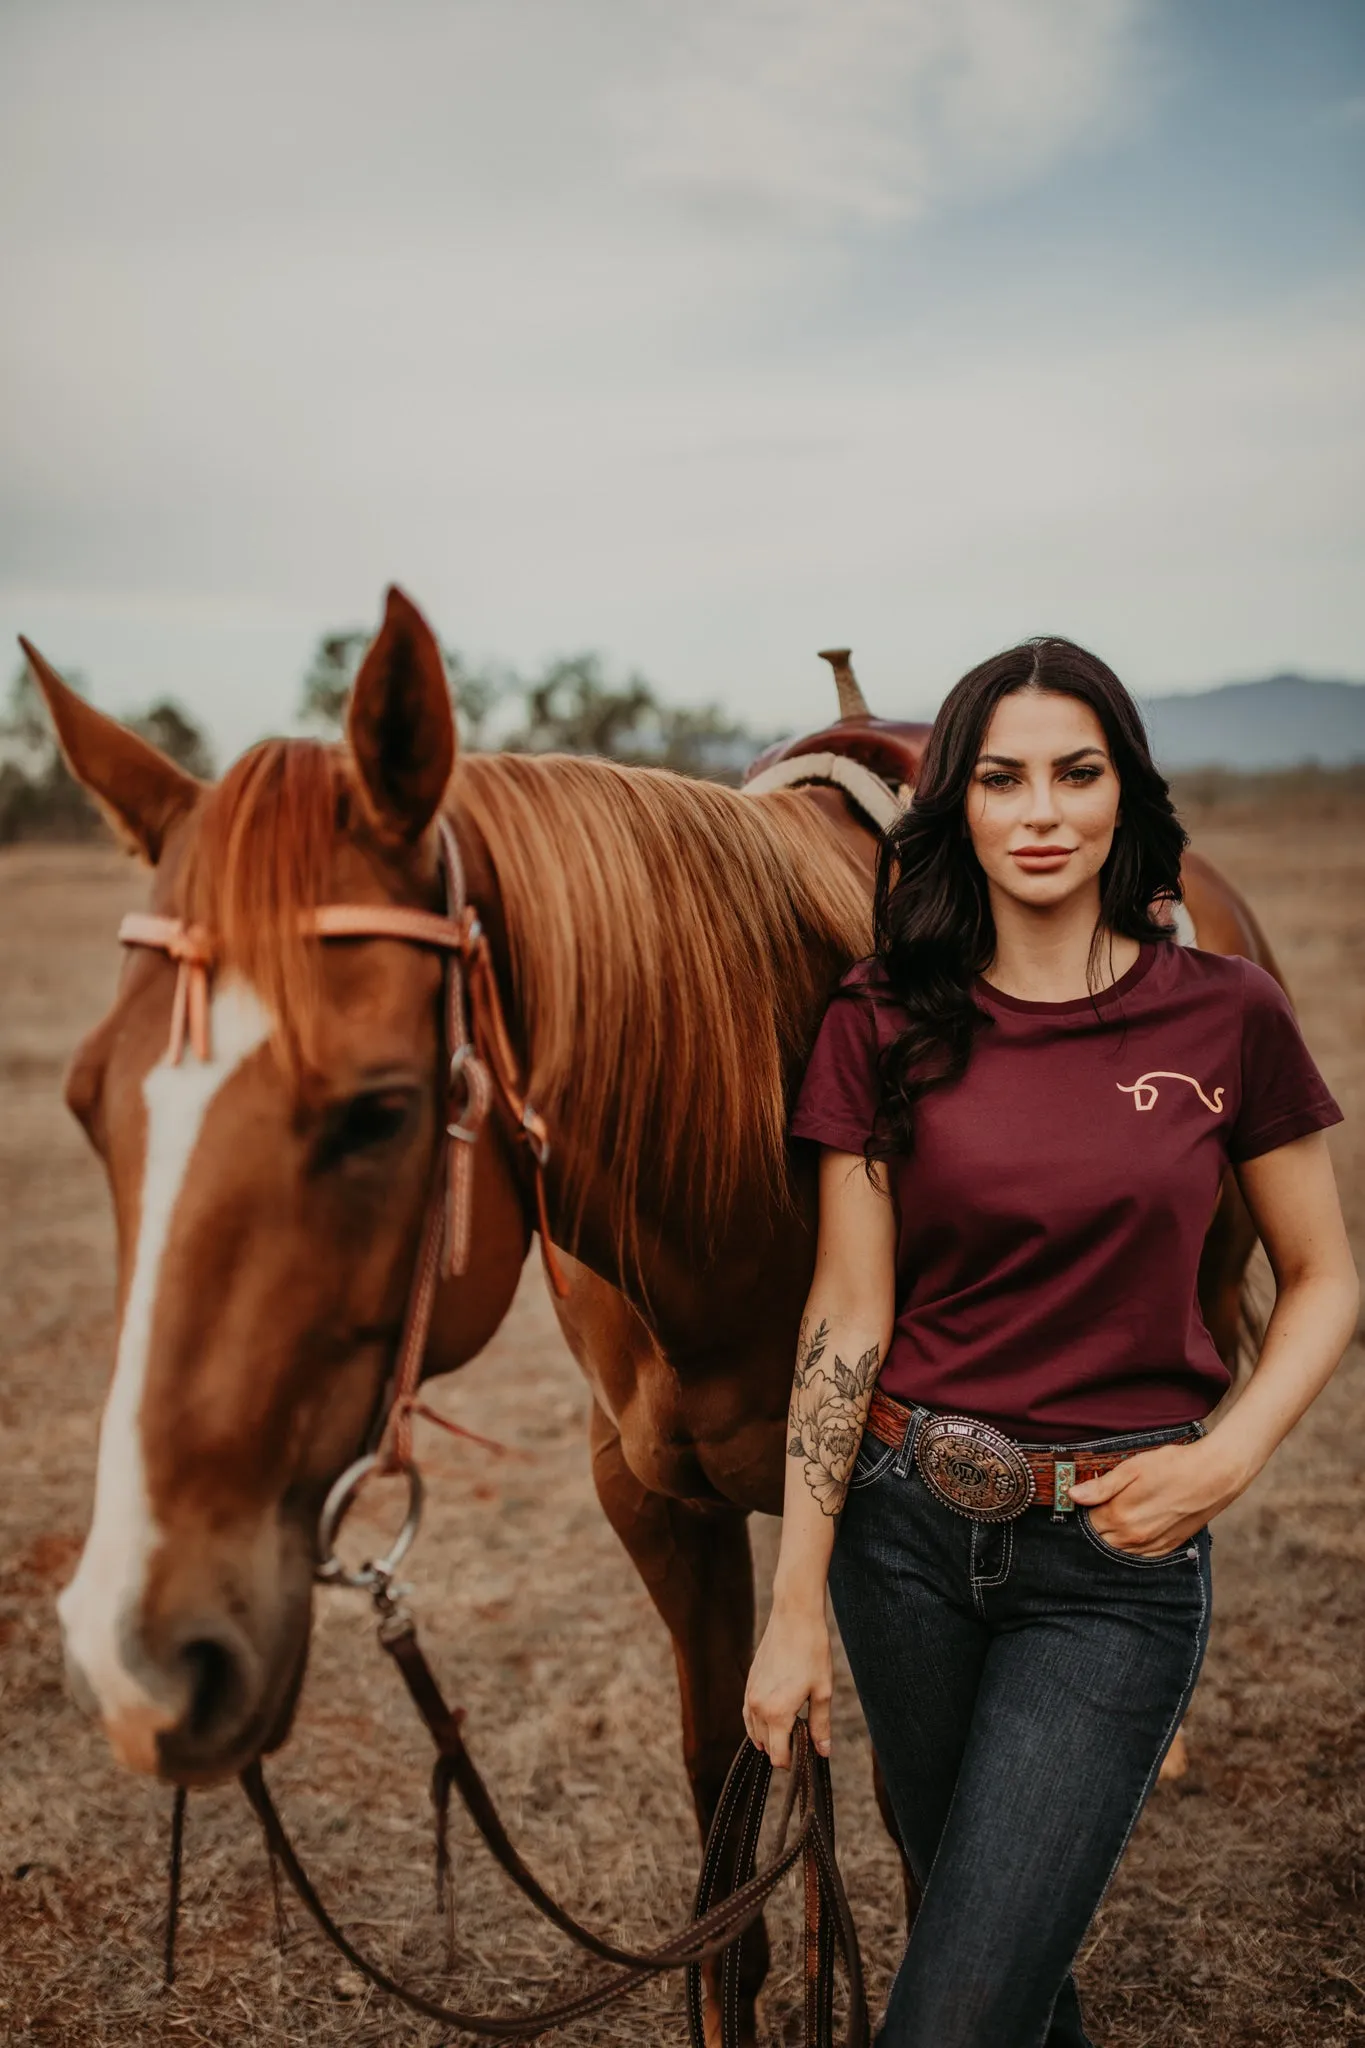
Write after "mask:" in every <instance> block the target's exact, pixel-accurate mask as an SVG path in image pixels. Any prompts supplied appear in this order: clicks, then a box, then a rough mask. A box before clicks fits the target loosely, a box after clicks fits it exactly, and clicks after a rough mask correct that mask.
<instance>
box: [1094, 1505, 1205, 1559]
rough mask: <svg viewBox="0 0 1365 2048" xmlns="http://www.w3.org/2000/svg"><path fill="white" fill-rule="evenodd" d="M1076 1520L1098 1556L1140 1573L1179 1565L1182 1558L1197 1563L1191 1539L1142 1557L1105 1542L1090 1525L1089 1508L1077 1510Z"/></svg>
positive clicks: (1194, 1545)
mask: <svg viewBox="0 0 1365 2048" xmlns="http://www.w3.org/2000/svg"><path fill="white" fill-rule="evenodd" d="M1077 1519H1078V1520H1079V1522H1080V1525H1081V1530H1082V1533H1083V1534H1084V1535H1086V1536H1087V1537H1089V1539H1090V1542H1091V1543H1092V1545H1093V1546H1094V1548H1095V1549H1096V1550H1098V1551H1099V1553H1100V1556H1101V1557H1112V1558H1113V1559H1114V1560H1115V1562H1116V1563H1118V1564H1126V1565H1132V1566H1134V1567H1135V1568H1136V1569H1138V1570H1140V1571H1150V1570H1152V1569H1153V1568H1154V1567H1156V1566H1159V1565H1163V1564H1179V1562H1180V1560H1181V1558H1182V1557H1192V1558H1194V1559H1195V1560H1196V1562H1197V1561H1198V1557H1199V1550H1198V1546H1197V1545H1196V1543H1195V1540H1194V1538H1193V1537H1191V1538H1190V1539H1189V1541H1188V1542H1186V1543H1178V1544H1177V1545H1176V1547H1175V1549H1174V1550H1163V1551H1162V1552H1161V1553H1160V1554H1159V1556H1157V1557H1143V1556H1142V1555H1141V1554H1140V1553H1139V1552H1138V1551H1136V1550H1120V1549H1119V1546H1118V1545H1117V1543H1109V1542H1106V1540H1105V1538H1104V1537H1103V1536H1101V1534H1100V1532H1099V1530H1098V1529H1097V1528H1096V1527H1095V1526H1094V1524H1093V1523H1092V1521H1091V1519H1090V1510H1089V1508H1078V1509H1077Z"/></svg>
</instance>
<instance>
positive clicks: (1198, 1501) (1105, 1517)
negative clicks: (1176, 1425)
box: [1071, 1437, 1246, 1557]
mask: <svg viewBox="0 0 1365 2048" xmlns="http://www.w3.org/2000/svg"><path fill="white" fill-rule="evenodd" d="M1245 1485H1246V1475H1245V1474H1244V1473H1242V1472H1241V1471H1239V1470H1236V1469H1235V1468H1233V1467H1231V1466H1230V1465H1229V1463H1228V1460H1227V1459H1226V1458H1225V1457H1224V1455H1223V1453H1222V1451H1221V1449H1220V1447H1219V1445H1218V1444H1217V1442H1216V1441H1215V1439H1214V1437H1204V1438H1203V1439H1202V1440H1201V1441H1199V1442H1197V1443H1185V1444H1158V1445H1156V1446H1155V1447H1154V1448H1153V1449H1152V1450H1150V1451H1137V1452H1135V1453H1134V1454H1133V1456H1132V1457H1131V1458H1125V1459H1124V1460H1123V1463H1122V1464H1121V1465H1115V1466H1114V1467H1113V1469H1112V1470H1111V1471H1109V1472H1102V1473H1101V1474H1100V1476H1099V1478H1098V1479H1087V1480H1084V1481H1083V1482H1082V1483H1081V1484H1080V1485H1079V1486H1074V1487H1073V1488H1072V1489H1071V1498H1072V1499H1073V1500H1074V1501H1075V1502H1076V1504H1077V1505H1078V1506H1079V1507H1083V1508H1088V1509H1089V1511H1090V1526H1091V1528H1092V1529H1093V1530H1094V1531H1095V1534H1096V1535H1097V1536H1101V1537H1103V1539H1104V1541H1105V1542H1106V1543H1108V1544H1110V1545H1111V1546H1112V1547H1113V1548H1114V1549H1115V1550H1130V1551H1132V1552H1133V1554H1134V1556H1136V1557H1161V1556H1164V1555H1165V1554H1166V1553H1167V1552H1168V1551H1172V1550H1174V1549H1176V1548H1177V1546H1178V1545H1179V1544H1182V1543H1185V1542H1187V1541H1188V1540H1189V1538H1190V1537H1191V1536H1193V1535H1194V1533H1195V1531H1196V1530H1197V1529H1202V1528H1203V1527H1204V1525H1205V1523H1206V1522H1208V1521H1209V1520H1210V1519H1211V1517H1212V1516H1214V1515H1216V1514H1219V1513H1220V1512H1221V1511H1222V1509H1223V1508H1225V1507H1227V1505H1228V1503H1229V1502H1230V1501H1234V1500H1236V1498H1237V1496H1238V1494H1239V1493H1240V1492H1241V1491H1242V1489H1243V1487H1244V1486H1245Z"/></svg>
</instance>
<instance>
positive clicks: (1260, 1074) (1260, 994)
mask: <svg viewBox="0 0 1365 2048" xmlns="http://www.w3.org/2000/svg"><path fill="white" fill-rule="evenodd" d="M1242 983H1243V1000H1242V1099H1241V1102H1240V1104H1239V1105H1238V1110H1237V1117H1236V1120H1235V1122H1234V1124H1233V1126H1232V1130H1231V1132H1230V1133H1229V1136H1228V1158H1229V1159H1230V1160H1231V1161H1232V1163H1233V1164H1234V1165H1235V1166H1240V1165H1241V1164H1242V1163H1243V1161H1245V1160H1247V1159H1259V1158H1260V1156H1261V1154H1262V1153H1263V1152H1273V1151H1274V1150H1275V1149H1276V1147H1277V1146H1279V1145H1288V1144H1289V1143H1290V1142H1291V1141H1292V1140H1293V1139H1295V1138H1306V1137H1307V1136H1308V1135H1309V1133H1310V1132H1311V1131H1325V1130H1326V1129H1328V1127H1329V1126H1330V1125H1332V1124H1339V1123H1340V1122H1341V1120H1342V1119H1341V1111H1340V1109H1339V1108H1338V1107H1337V1105H1336V1103H1335V1102H1334V1101H1333V1099H1332V1094H1331V1091H1330V1090H1329V1088H1328V1086H1327V1083H1326V1082H1325V1081H1324V1080H1323V1078H1322V1075H1321V1074H1320V1073H1319V1072H1318V1070H1317V1067H1316V1066H1315V1065H1314V1063H1313V1056H1312V1054H1311V1053H1310V1052H1309V1050H1308V1047H1307V1046H1306V1045H1305V1044H1304V1042H1303V1033H1302V1032H1301V1031H1300V1029H1299V1022H1298V1019H1297V1017H1296V1016H1295V1015H1294V1012H1293V1010H1292V1009H1291V1008H1290V1005H1289V998H1288V996H1287V995H1286V994H1285V992H1284V990H1283V989H1282V988H1281V987H1280V985H1279V983H1278V982H1277V981H1276V980H1275V978H1274V976H1273V975H1270V974H1267V973H1266V972H1265V970H1264V968H1261V967H1255V966H1253V965H1252V963H1251V962H1250V961H1249V960H1248V961H1244V962H1243V963H1242Z"/></svg>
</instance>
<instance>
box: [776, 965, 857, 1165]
mask: <svg viewBox="0 0 1365 2048" xmlns="http://www.w3.org/2000/svg"><path fill="white" fill-rule="evenodd" d="M876 1114H877V1020H876V1013H875V1008H874V1005H873V1004H872V1002H871V1001H870V1000H869V999H868V997H867V996H866V995H864V994H863V993H862V992H861V990H860V989H858V988H856V987H850V986H848V985H847V984H845V985H844V986H842V987H840V988H837V989H836V990H835V992H834V994H833V996H832V997H831V999H830V1004H829V1008H828V1009H827V1010H826V1011H825V1015H824V1019H823V1021H822V1023H821V1025H820V1029H819V1031H818V1032H817V1033H816V1038H815V1044H814V1045H813V1046H812V1048H811V1055H810V1059H809V1061H808V1062H807V1064H806V1071H805V1075H804V1077H803V1079H802V1082H801V1087H800V1090H799V1091H798V1094H797V1098H796V1107H795V1109H794V1110H793V1111H792V1117H791V1124H790V1126H789V1128H790V1130H791V1134H792V1136H793V1137H794V1138H813V1139H815V1141H816V1143H817V1144H820V1145H830V1146H833V1148H834V1149H835V1150H836V1151H838V1152H861V1151H862V1149H863V1147H864V1145H865V1144H866V1143H867V1139H868V1136H869V1134H870V1133H871V1130H872V1126H873V1122H874V1120H875V1118H876Z"/></svg>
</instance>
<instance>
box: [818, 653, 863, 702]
mask: <svg viewBox="0 0 1365 2048" xmlns="http://www.w3.org/2000/svg"><path fill="white" fill-rule="evenodd" d="M852 654H853V649H852V648H851V647H822V648H821V650H820V659H821V661H827V662H828V663H829V665H830V667H831V668H832V669H833V670H834V687H835V689H836V690H837V691H838V692H839V716H840V718H841V719H845V718H870V717H871V716H872V713H871V712H870V711H869V710H868V708H867V699H866V697H864V695H863V691H862V685H861V684H860V683H859V681H858V678H857V677H856V676H855V675H854V673H853V662H852V658H851V657H852Z"/></svg>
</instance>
